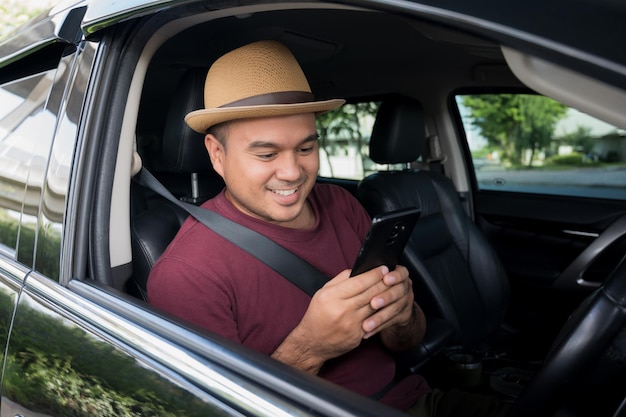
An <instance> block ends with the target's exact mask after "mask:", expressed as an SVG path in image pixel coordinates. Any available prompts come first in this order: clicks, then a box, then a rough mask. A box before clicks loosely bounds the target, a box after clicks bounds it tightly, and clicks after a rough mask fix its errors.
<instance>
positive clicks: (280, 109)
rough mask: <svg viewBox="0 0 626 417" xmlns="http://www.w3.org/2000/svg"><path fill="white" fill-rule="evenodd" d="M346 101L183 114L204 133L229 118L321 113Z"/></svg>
mask: <svg viewBox="0 0 626 417" xmlns="http://www.w3.org/2000/svg"><path fill="white" fill-rule="evenodd" d="M345 102H346V101H345V100H342V99H332V100H324V101H312V102H307V103H294V104H267V105H260V106H242V107H220V108H216V109H201V110H195V111H192V112H190V113H188V114H187V116H185V122H186V123H187V125H189V127H190V128H192V129H193V130H195V131H196V132H198V133H206V131H207V129H208V128H210V127H211V126H214V125H216V124H219V123H223V122H227V121H230V120H238V119H248V118H253V117H272V116H289V115H292V114H302V113H315V114H321V113H324V112H327V111H330V110H335V109H337V108H339V107H341V106H342V105H343V104H344V103H345Z"/></svg>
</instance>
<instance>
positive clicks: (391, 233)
mask: <svg viewBox="0 0 626 417" xmlns="http://www.w3.org/2000/svg"><path fill="white" fill-rule="evenodd" d="M420 213H421V211H420V210H419V209H418V208H416V207H410V208H405V209H400V210H395V211H390V212H388V213H383V214H381V215H378V216H375V217H374V218H373V219H372V224H371V226H370V229H369V231H368V232H367V236H366V237H365V240H364V241H363V244H362V245H361V249H360V251H359V254H358V256H357V258H356V262H355V263H354V266H353V267H352V273H351V274H350V276H351V277H353V276H355V275H359V274H362V273H363V272H366V271H369V270H370V269H372V268H376V267H378V266H381V265H387V267H389V270H390V271H391V270H393V269H394V268H395V267H396V265H397V264H398V259H399V258H400V255H401V254H402V251H403V250H404V247H405V246H406V243H407V242H408V240H409V237H410V236H411V233H412V231H413V227H414V226H415V223H416V222H417V219H418V218H419V216H420Z"/></svg>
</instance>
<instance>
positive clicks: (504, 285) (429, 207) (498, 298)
mask: <svg viewBox="0 0 626 417" xmlns="http://www.w3.org/2000/svg"><path fill="white" fill-rule="evenodd" d="M426 143H427V137H426V129H425V123H424V114H423V110H422V106H421V104H420V103H419V102H418V101H416V100H413V99H410V98H407V97H395V98H392V99H389V100H386V101H383V102H382V103H381V106H380V108H379V110H378V113H377V117H376V120H375V123H374V127H373V130H372V135H371V139H370V145H369V147H370V157H371V159H372V160H374V161H375V162H376V163H378V164H405V165H406V166H407V168H406V169H402V170H392V171H381V172H376V173H374V174H371V175H369V176H367V177H366V178H364V179H363V180H362V181H361V182H360V184H359V186H358V189H357V198H358V199H359V200H360V201H361V203H362V204H363V205H364V206H365V208H366V209H367V210H368V212H369V213H370V214H372V215H374V214H378V213H382V212H385V211H391V210H396V209H399V208H403V207H409V206H415V207H419V208H420V209H421V217H420V218H419V219H418V221H417V225H416V226H415V229H414V231H413V233H412V235H411V237H410V240H409V242H408V244H407V246H406V249H405V252H404V255H403V264H404V265H405V266H406V267H407V268H408V269H409V272H410V276H411V279H412V280H413V285H414V293H415V298H416V300H417V302H418V303H419V304H420V306H421V307H422V309H423V310H424V312H425V314H426V316H427V319H428V320H429V321H432V320H442V319H443V320H445V321H446V322H448V323H449V324H450V325H451V326H452V328H453V329H454V333H453V336H452V338H451V340H450V341H449V343H451V344H453V345H459V346H462V347H464V348H467V349H469V350H473V349H479V348H481V346H482V345H483V344H484V342H485V341H486V340H487V339H488V338H489V337H490V336H491V335H494V334H496V333H497V332H498V331H499V330H500V329H501V328H502V327H503V326H502V324H503V320H504V317H505V312H506V308H507V305H508V302H509V296H510V289H509V281H508V278H507V274H506V272H505V270H504V268H503V266H502V264H501V263H500V261H499V260H498V256H497V255H496V253H495V252H494V250H493V249H492V247H491V246H490V244H489V243H488V241H487V240H486V239H485V238H484V237H483V235H482V234H481V232H480V230H479V229H478V227H477V226H476V225H475V224H474V223H473V221H472V220H471V219H470V217H469V216H468V215H467V214H466V212H465V210H464V208H463V205H462V203H461V200H460V198H459V195H458V193H457V192H456V189H455V187H454V185H453V184H452V182H451V181H450V180H449V179H448V178H447V177H446V176H445V175H443V174H442V173H440V172H436V171H432V170H425V169H414V168H411V167H409V165H410V164H411V163H413V164H414V163H415V162H416V161H418V159H419V158H420V157H421V156H423V151H424V149H425V145H426ZM427 327H428V326H427ZM505 333H508V332H505ZM500 349H501V348H500V347H498V350H500Z"/></svg>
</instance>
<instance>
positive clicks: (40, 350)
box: [0, 276, 239, 417]
mask: <svg viewBox="0 0 626 417" xmlns="http://www.w3.org/2000/svg"><path fill="white" fill-rule="evenodd" d="M123 334H132V335H133V338H132V340H131V341H132V343H130V344H129V343H124V342H123V339H122V338H121V335H123ZM146 336H147V333H146V332H145V331H143V330H141V329H140V328H138V327H137V326H133V325H131V324H129V323H128V321H127V320H124V319H123V318H121V317H119V316H117V317H116V316H115V315H114V314H112V313H111V312H108V311H106V310H105V309H103V308H101V307H98V306H96V305H94V304H92V303H89V302H86V300H83V299H81V298H80V297H77V296H76V295H75V294H72V293H71V292H70V291H68V290H67V289H65V288H63V287H61V286H60V285H58V284H57V283H56V282H53V281H51V280H49V279H47V278H42V277H39V276H31V277H29V278H28V279H27V285H26V287H25V289H24V291H23V293H22V296H21V297H20V300H19V305H18V308H17V311H16V316H15V320H14V325H13V330H12V333H11V344H10V348H9V349H8V351H7V365H6V371H5V376H4V392H3V402H2V410H1V411H0V414H1V415H18V414H19V415H23V416H39V415H42V414H45V415H48V416H69V415H71V416H93V415H98V416H123V415H185V416H198V417H199V416H222V415H224V416H225V415H239V413H238V412H236V411H233V410H232V409H231V410H229V409H228V407H224V405H223V404H222V402H221V401H219V400H216V399H215V398H213V397H211V395H209V394H207V393H205V392H203V391H202V390H199V389H197V388H196V387H194V385H193V384H191V383H190V382H189V381H185V380H184V378H181V377H180V376H179V375H176V374H175V373H172V371H171V370H168V369H167V367H166V366H163V365H160V364H158V362H155V361H154V360H153V359H151V358H150V357H149V356H148V355H146V351H148V350H151V349H152V350H154V349H157V348H164V347H165V348H166V349H165V350H163V352H162V356H163V358H165V360H166V358H167V357H168V355H172V354H174V353H175V348H173V347H170V349H169V350H168V349H167V346H166V345H167V344H164V343H161V344H159V342H158V339H157V338H152V339H150V338H148V337H146ZM184 356H185V355H182V354H180V353H179V357H182V358H184ZM9 413H10V414H9Z"/></svg>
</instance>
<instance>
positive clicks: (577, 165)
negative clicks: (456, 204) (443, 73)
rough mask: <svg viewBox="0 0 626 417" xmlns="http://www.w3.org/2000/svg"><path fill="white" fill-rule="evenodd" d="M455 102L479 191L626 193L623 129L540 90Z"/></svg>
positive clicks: (621, 196) (608, 195) (610, 196)
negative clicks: (542, 93)
mask: <svg viewBox="0 0 626 417" xmlns="http://www.w3.org/2000/svg"><path fill="white" fill-rule="evenodd" d="M456 104H457V106H458V109H459V113H460V115H461V120H462V122H463V127H464V130H465V135H466V139H467V143H468V146H469V149H470V152H471V155H472V161H473V166H474V171H475V173H476V179H477V184H478V189H479V190H498V191H510V192H523V193H538V194H552V195H565V196H575V197H594V198H608V199H620V200H624V199H626V175H624V174H625V173H626V131H624V130H622V129H618V128H617V127H615V126H612V125H610V124H608V123H605V122H603V121H601V120H598V119H596V118H594V117H591V116H589V115H587V114H585V113H582V112H580V111H578V110H576V109H574V108H571V107H568V106H565V105H563V104H561V103H559V102H557V101H555V100H552V99H550V98H547V97H544V96H539V95H532V94H473V95H457V96H456Z"/></svg>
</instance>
